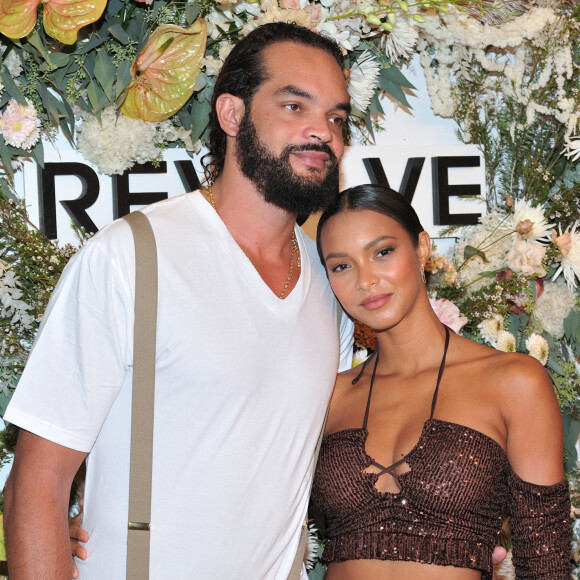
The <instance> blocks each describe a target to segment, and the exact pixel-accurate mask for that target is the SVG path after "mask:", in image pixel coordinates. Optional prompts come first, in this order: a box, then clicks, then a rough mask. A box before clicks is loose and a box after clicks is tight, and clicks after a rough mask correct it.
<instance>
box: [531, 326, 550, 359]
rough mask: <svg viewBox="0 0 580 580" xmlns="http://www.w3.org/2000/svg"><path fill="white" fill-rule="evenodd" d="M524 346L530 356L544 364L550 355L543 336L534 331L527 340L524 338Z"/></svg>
mask: <svg viewBox="0 0 580 580" xmlns="http://www.w3.org/2000/svg"><path fill="white" fill-rule="evenodd" d="M526 348H527V349H528V352H529V353H530V356H533V357H534V358H535V359H537V360H539V361H540V362H541V363H542V364H543V365H544V366H546V364H547V362H548V358H549V356H550V347H549V346H548V342H547V341H546V339H545V338H544V337H543V336H541V335H539V334H536V333H535V332H534V333H533V334H531V335H530V337H529V338H528V340H526Z"/></svg>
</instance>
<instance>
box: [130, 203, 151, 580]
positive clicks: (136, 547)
mask: <svg viewBox="0 0 580 580" xmlns="http://www.w3.org/2000/svg"><path fill="white" fill-rule="evenodd" d="M123 219H125V220H126V221H127V222H128V223H129V225H130V226H131V230H132V231H133V238H134V242H135V322H134V326H133V334H134V336H133V390H132V408H131V462H130V471H129V518H128V531H127V580H147V579H148V578H149V544H150V533H149V531H150V526H151V484H152V478H153V414H154V411H153V409H154V402H155V339H156V330H157V328H156V327H157V247H156V244H155V236H154V235H153V229H152V228H151V224H150V223H149V220H148V219H147V217H146V216H145V214H144V213H142V212H140V211H136V212H133V213H131V214H129V215H126V216H124V218H123Z"/></svg>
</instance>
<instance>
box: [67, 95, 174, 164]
mask: <svg viewBox="0 0 580 580" xmlns="http://www.w3.org/2000/svg"><path fill="white" fill-rule="evenodd" d="M167 123H169V121H162V122H160V123H149V122H147V121H142V120H140V119H131V118H130V117H126V116H125V115H118V116H117V110H116V108H115V107H113V106H112V107H107V108H106V109H104V110H103V111H102V113H101V122H100V123H99V121H98V119H97V118H96V117H94V116H93V115H90V114H88V113H87V114H84V115H83V123H82V125H81V127H80V129H79V137H78V148H79V151H80V152H81V154H82V155H83V157H85V159H86V160H87V161H89V162H90V163H92V164H93V165H94V166H95V167H96V168H97V170H98V171H99V172H100V173H105V174H107V175H112V174H114V173H118V174H121V173H123V171H125V170H126V169H129V168H131V167H133V165H135V163H146V162H147V161H153V160H154V159H157V158H158V157H159V155H160V154H161V150H160V149H159V147H158V145H159V144H161V143H163V141H165V140H166V138H165V136H164V132H165V130H166V128H167ZM179 138H181V137H179Z"/></svg>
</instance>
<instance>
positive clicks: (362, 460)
mask: <svg viewBox="0 0 580 580" xmlns="http://www.w3.org/2000/svg"><path fill="white" fill-rule="evenodd" d="M448 342H449V331H447V337H446V343H445V354H446V351H447V346H448ZM445 354H444V355H443V360H442V361H441V367H440V369H439V376H438V379H437V386H436V388H435V393H434V396H433V402H432V406H431V416H430V418H429V419H428V420H427V421H426V423H425V425H424V426H423V431H422V433H421V436H420V438H419V441H418V442H417V444H416V445H415V447H414V448H413V449H412V450H411V451H410V452H409V453H408V454H407V455H406V456H405V457H404V458H403V459H401V460H400V461H398V462H397V463H396V464H394V465H392V466H389V467H383V466H382V465H380V464H378V463H377V462H375V461H374V460H373V459H372V458H371V457H369V456H368V455H367V454H366V452H365V442H366V439H367V435H368V431H367V429H366V425H367V420H368V413H369V408H370V401H371V394H372V384H373V382H374V372H373V377H372V379H371V386H370V388H369V398H368V402H367V410H366V413H365V419H364V423H363V426H362V428H360V429H345V430H343V431H338V432H336V433H331V434H329V435H326V436H325V437H324V439H323V441H322V446H321V450H320V456H319V460H318V467H317V469H316V473H315V476H314V484H313V488H312V501H313V503H314V505H315V506H316V508H317V509H318V511H320V512H321V514H322V515H324V516H325V519H326V535H327V543H326V546H325V549H324V553H323V556H322V559H323V561H324V562H326V563H331V562H341V561H345V560H358V559H378V560H402V561H405V560H407V561H413V562H420V563H426V564H435V565H440V566H456V567H460V568H471V569H475V570H480V571H481V572H482V578H484V579H491V577H492V576H491V573H492V563H491V555H492V552H493V549H494V547H495V545H496V542H497V539H498V536H499V533H500V529H501V526H502V522H503V519H504V515H505V513H506V509H508V508H509V512H510V528H511V534H512V543H513V563H514V565H515V566H516V570H517V578H545V579H548V578H549V579H550V580H560V579H562V580H564V579H568V578H569V577H570V576H569V574H570V573H569V555H570V541H571V526H570V520H569V518H570V499H569V493H568V486H567V483H566V482H565V481H563V482H560V483H558V484H555V485H552V486H541V485H534V484H531V483H527V482H525V481H523V480H522V479H520V478H519V477H518V476H517V475H516V474H515V473H514V472H513V470H512V469H511V467H510V464H509V462H508V458H507V455H506V453H505V451H504V450H503V449H502V447H501V446H500V445H499V444H498V443H497V442H496V441H494V440H493V439H491V438H490V437H488V436H487V435H484V434H483V433H480V432H479V431H475V430H474V429H470V428H469V427H465V426H462V425H458V424H455V423H449V422H447V421H440V420H437V419H434V418H433V413H434V410H435V404H436V401H437V392H438V389H439V383H440V381H441V376H442V374H443V369H444V365H445ZM376 359H377V360H378V354H377V357H376ZM375 371H376V362H375ZM361 374H362V371H361ZM359 376H360V375H359ZM400 463H405V464H406V468H408V469H409V470H408V471H406V472H405V473H403V474H400V475H397V474H396V473H395V471H394V470H395V468H396V466H397V465H398V464H400ZM371 465H374V466H375V467H376V468H378V471H377V472H376V473H369V472H365V470H367V468H369V467H370V466H371ZM387 473H390V474H391V476H393V477H395V478H396V479H397V481H398V487H399V488H400V491H399V492H398V493H390V492H385V493H383V492H380V491H378V490H377V488H376V487H375V484H376V482H377V480H378V479H379V477H381V476H382V477H389V476H388V475H385V474H387Z"/></svg>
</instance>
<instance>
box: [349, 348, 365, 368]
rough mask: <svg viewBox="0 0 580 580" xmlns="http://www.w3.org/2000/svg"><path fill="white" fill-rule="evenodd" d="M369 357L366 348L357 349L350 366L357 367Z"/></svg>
mask: <svg viewBox="0 0 580 580" xmlns="http://www.w3.org/2000/svg"><path fill="white" fill-rule="evenodd" d="M368 357H369V351H368V350H367V349H366V348H363V349H361V350H357V351H356V352H355V353H354V355H353V357H352V366H353V367H357V366H358V365H360V364H361V363H364V362H365V360H367V358H368Z"/></svg>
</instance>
